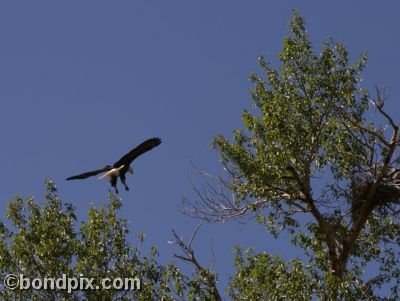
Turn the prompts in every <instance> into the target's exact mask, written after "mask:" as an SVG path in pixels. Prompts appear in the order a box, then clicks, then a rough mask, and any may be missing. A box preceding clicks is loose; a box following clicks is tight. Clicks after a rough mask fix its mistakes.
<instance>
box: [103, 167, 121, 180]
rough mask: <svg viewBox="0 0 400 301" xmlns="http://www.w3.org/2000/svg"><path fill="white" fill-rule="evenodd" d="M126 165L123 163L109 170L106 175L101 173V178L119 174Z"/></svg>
mask: <svg viewBox="0 0 400 301" xmlns="http://www.w3.org/2000/svg"><path fill="white" fill-rule="evenodd" d="M124 166H125V165H121V166H120V167H118V168H113V169H111V170H110V171H107V172H106V173H105V174H104V175H101V176H100V177H99V179H100V180H101V179H104V178H105V177H112V176H119V171H120V170H121V169H122V168H124Z"/></svg>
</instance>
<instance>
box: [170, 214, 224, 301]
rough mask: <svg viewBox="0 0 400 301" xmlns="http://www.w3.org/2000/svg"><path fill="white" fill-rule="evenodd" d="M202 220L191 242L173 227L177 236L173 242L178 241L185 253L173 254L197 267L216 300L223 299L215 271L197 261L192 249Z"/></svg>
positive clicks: (173, 231) (173, 232)
mask: <svg viewBox="0 0 400 301" xmlns="http://www.w3.org/2000/svg"><path fill="white" fill-rule="evenodd" d="M201 225H202V222H201V223H200V224H198V225H197V227H196V229H195V230H194V231H193V235H192V237H191V238H190V241H189V244H186V243H185V242H184V241H183V239H182V238H181V237H179V236H178V234H177V233H176V231H175V230H174V229H171V231H172V234H173V236H174V238H175V241H174V242H172V243H176V244H177V245H178V246H179V248H180V249H181V251H182V252H183V255H180V254H175V253H174V254H173V256H174V257H176V258H178V259H180V260H182V261H185V262H189V263H191V264H192V265H194V266H195V267H196V270H197V272H198V273H199V275H200V276H201V277H202V279H203V282H204V284H205V285H206V287H207V290H208V291H209V292H210V293H211V295H212V296H213V297H214V300H215V301H222V298H221V295H220V293H219V291H218V288H217V282H216V277H215V275H214V273H213V272H211V271H210V270H208V269H206V268H203V267H202V266H201V265H200V263H199V262H198V261H197V259H196V257H195V254H194V251H193V249H192V246H191V244H192V242H193V240H194V238H195V236H196V235H197V232H198V230H199V228H200V227H201Z"/></svg>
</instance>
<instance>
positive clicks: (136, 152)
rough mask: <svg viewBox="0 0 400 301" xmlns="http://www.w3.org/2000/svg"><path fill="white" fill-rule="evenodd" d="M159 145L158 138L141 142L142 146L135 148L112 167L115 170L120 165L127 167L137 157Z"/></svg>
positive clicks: (159, 140)
mask: <svg viewBox="0 0 400 301" xmlns="http://www.w3.org/2000/svg"><path fill="white" fill-rule="evenodd" d="M160 144H161V139H160V138H150V139H148V140H146V141H145V142H143V143H142V144H140V145H138V146H136V147H135V148H134V149H132V150H131V151H130V152H129V153H127V154H126V155H124V156H123V157H122V158H121V159H119V160H118V161H117V162H115V163H114V165H113V167H114V168H117V167H120V166H121V165H125V166H129V165H130V164H131V163H132V161H133V160H135V159H136V158H137V157H139V156H140V155H142V154H144V153H145V152H148V151H149V150H151V149H152V148H154V147H156V146H158V145H160Z"/></svg>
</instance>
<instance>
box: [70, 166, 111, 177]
mask: <svg viewBox="0 0 400 301" xmlns="http://www.w3.org/2000/svg"><path fill="white" fill-rule="evenodd" d="M112 168H113V167H112V166H110V165H107V166H105V167H103V168H101V169H97V170H93V171H88V172H84V173H81V174H80V175H76V176H72V177H69V178H67V179H66V180H67V181H68V180H81V179H86V178H89V177H92V176H95V175H98V174H99V173H102V172H105V171H109V170H111V169H112Z"/></svg>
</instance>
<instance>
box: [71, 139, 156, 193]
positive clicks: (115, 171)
mask: <svg viewBox="0 0 400 301" xmlns="http://www.w3.org/2000/svg"><path fill="white" fill-rule="evenodd" d="M160 144H161V139H160V138H151V139H148V140H146V141H145V142H143V143H142V144H140V145H138V146H136V147H135V148H134V149H132V150H131V151H130V152H129V153H127V154H126V155H124V156H122V158H121V159H119V160H118V161H117V162H115V163H114V164H113V165H106V166H104V167H103V168H101V169H97V170H93V171H88V172H85V173H82V174H80V175H76V176H72V177H69V178H67V179H66V180H67V181H69V180H81V179H86V178H89V177H92V176H96V175H98V174H100V173H102V172H106V173H105V174H104V175H102V176H100V177H99V179H103V178H105V177H108V178H109V179H110V183H111V186H112V187H114V189H115V193H117V194H118V188H117V180H118V177H119V178H120V179H121V182H122V184H123V185H124V186H125V190H127V191H128V190H129V187H128V186H127V185H126V183H125V174H126V173H127V172H130V173H132V174H133V169H132V167H131V166H130V165H131V163H132V161H133V160H135V159H136V158H137V157H139V156H140V155H142V154H144V153H145V152H148V151H149V150H151V149H153V148H154V147H156V146H158V145H160Z"/></svg>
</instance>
